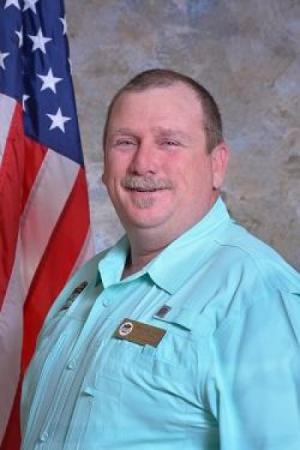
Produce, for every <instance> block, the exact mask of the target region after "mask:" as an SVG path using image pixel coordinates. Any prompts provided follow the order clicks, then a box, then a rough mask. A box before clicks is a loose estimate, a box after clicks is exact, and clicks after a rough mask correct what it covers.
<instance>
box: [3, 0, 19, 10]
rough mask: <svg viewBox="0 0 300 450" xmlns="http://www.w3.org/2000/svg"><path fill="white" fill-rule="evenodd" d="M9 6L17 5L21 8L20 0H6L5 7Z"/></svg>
mask: <svg viewBox="0 0 300 450" xmlns="http://www.w3.org/2000/svg"><path fill="white" fill-rule="evenodd" d="M9 6H15V7H16V8H18V9H21V8H20V5H19V0H6V2H5V6H4V9H6V8H8V7H9Z"/></svg>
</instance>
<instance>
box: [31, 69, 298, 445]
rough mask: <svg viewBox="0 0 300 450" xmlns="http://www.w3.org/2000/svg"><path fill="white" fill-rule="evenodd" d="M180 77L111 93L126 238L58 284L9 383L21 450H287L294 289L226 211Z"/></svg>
mask: <svg viewBox="0 0 300 450" xmlns="http://www.w3.org/2000/svg"><path fill="white" fill-rule="evenodd" d="M227 161H228V148H227V146H226V144H225V142H224V140H223V137H222V125H221V118H220V114H219V111H218V108H217V106H216V104H215V102H214V100H213V98H212V97H211V96H210V94H209V93H208V92H207V91H206V90H205V89H204V88H203V87H202V86H200V85H198V84H197V83H196V82H195V81H193V80H192V79H190V78H188V77H185V76H184V75H181V74H178V73H176V72H172V71H167V70H150V71H147V72H144V73H142V74H140V75H138V76H137V77H135V78H134V79H133V80H132V81H131V82H129V83H128V84H127V85H126V86H125V87H123V88H122V89H121V90H120V91H119V92H118V93H117V95H116V96H115V97H114V99H113V101H112V104H111V106H110V108H109V111H108V116H107V123H106V126H105V130H104V174H103V181H104V183H105V185H106V187H107V189H108V193H109V195H110V198H111V200H112V202H113V204H114V207H115V209H116V211H117V213H118V215H119V217H120V220H121V222H122V223H123V225H124V227H125V229H126V232H127V235H126V236H125V237H124V238H122V239H121V240H120V241H119V242H118V243H117V244H116V245H115V246H114V247H113V248H111V249H109V250H108V251H106V252H103V253H102V254H100V255H97V256H96V257H95V258H94V259H93V260H92V261H90V262H89V263H88V264H86V265H85V266H84V267H83V268H82V269H81V270H79V272H77V274H76V275H75V276H74V277H73V278H72V279H71V281H70V282H69V283H68V284H67V286H66V287H65V289H64V290H63V292H62V293H61V295H60V296H59V298H58V299H57V301H56V303H55V305H54V307H53V308H52V310H51V312H50V314H49V316H48V318H47V320H46V323H45V325H44V328H43V330H42V333H41V335H40V338H39V342H38V345H37V350H36V354H35V357H34V359H33V361H32V363H31V366H30V368H29V370H28V373H27V377H26V380H25V383H24V388H23V411H22V426H23V449H24V450H33V449H51V450H60V449H64V450H66V449H70V450H71V449H72V450H74V449H79V450H93V449H110V450H119V449H120V450H121V449H124V450H125V449H126V450H129V449H130V450H133V449H141V450H148V449H149V450H150V449H151V450H152V449H157V450H171V449H172V450H174V449H185V450H194V449H195V450H196V449H200V450H219V449H222V450H275V449H276V450H279V449H280V450H299V448H300V280H299V276H298V275H297V273H296V272H295V271H294V270H293V269H292V268H291V267H290V266H288V265H287V263H285V262H284V261H283V260H282V259H281V257H280V256H279V255H278V254H277V253H275V252H274V251H273V250H272V249H271V248H270V247H268V246H266V245H265V244H263V243H262V242H260V241H259V240H257V239H256V238H254V237H253V236H251V235H250V234H248V233H247V232H246V231H245V230H244V229H243V228H242V227H240V226H239V225H237V224H235V223H234V222H233V221H232V220H231V219H230V217H229V215H228V212H227V210H226V207H225V205H224V203H223V201H222V200H221V198H220V196H219V192H220V187H221V185H222V182H223V179H224V174H225V171H226V166H227Z"/></svg>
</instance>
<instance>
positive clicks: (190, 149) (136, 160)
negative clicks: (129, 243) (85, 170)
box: [103, 70, 228, 241]
mask: <svg viewBox="0 0 300 450" xmlns="http://www.w3.org/2000/svg"><path fill="white" fill-rule="evenodd" d="M104 147H105V153H104V173H103V182H104V183H105V185H106V187H107V189H108V193H109V195H110V198H111V200H112V202H113V204H114V206H115V209H116V211H117V213H118V215H119V217H120V219H121V221H122V223H123V225H124V227H125V229H126V230H127V232H128V234H129V235H130V234H131V236H132V235H134V234H136V233H137V231H138V230H140V231H141V230H143V233H145V230H147V232H150V234H152V235H153V233H156V234H157V235H162V236H166V241H171V240H173V239H175V238H176V237H177V236H179V235H180V234H181V233H182V232H183V231H185V230H186V229H188V228H190V227H191V226H192V225H194V224H195V223H196V222H197V221H198V220H199V219H201V218H202V217H203V216H204V215H205V214H206V213H207V212H208V210H209V209H210V208H211V206H212V205H213V203H214V202H215V200H216V198H217V196H218V191H219V188H220V186H221V184H222V182H223V178H224V174H225V170H226V165H227V159H228V150H227V147H226V145H225V143H224V141H223V138H222V125H221V118H220V113H219V111H218V108H217V106H216V104H215V102H214V100H213V99H212V97H211V95H210V94H209V93H208V92H207V91H206V90H205V89H204V88H203V87H201V86H200V85H198V84H197V83H196V82H194V81H193V80H191V79H190V78H187V77H185V76H184V75H180V74H177V73H176V72H171V71H165V70H154V71H148V72H144V73H142V74H140V75H138V76H137V77H135V78H134V79H133V80H132V81H131V82H129V83H128V84H127V85H126V86H125V87H124V88H122V89H121V90H120V91H119V92H118V93H117V95H116V96H115V97H114V99H113V101H112V104H111V106H110V108H109V111H108V118H107V123H106V128H105V133H104Z"/></svg>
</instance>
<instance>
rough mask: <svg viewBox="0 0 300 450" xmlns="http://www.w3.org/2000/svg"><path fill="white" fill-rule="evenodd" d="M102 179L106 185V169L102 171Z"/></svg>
mask: <svg viewBox="0 0 300 450" xmlns="http://www.w3.org/2000/svg"><path fill="white" fill-rule="evenodd" d="M101 180H102V183H103V184H104V185H105V186H106V181H107V179H106V172H105V169H104V171H103V173H102V175H101Z"/></svg>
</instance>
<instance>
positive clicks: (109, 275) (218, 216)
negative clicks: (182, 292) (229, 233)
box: [98, 197, 230, 294]
mask: <svg viewBox="0 0 300 450" xmlns="http://www.w3.org/2000/svg"><path fill="white" fill-rule="evenodd" d="M229 220H230V216H229V214H228V211H227V208H226V206H225V204H224V202H223V200H222V199H221V198H220V197H219V198H218V199H217V201H216V202H215V204H214V205H213V207H212V208H211V209H210V210H209V211H208V213H207V214H206V215H205V216H204V217H203V218H202V219H201V220H200V221H199V222H197V223H196V224H195V225H194V226H193V227H192V228H190V229H189V230H187V231H186V232H185V233H183V234H182V235H181V236H179V237H178V238H177V239H176V240H175V241H173V242H172V243H171V244H170V245H168V247H166V248H165V249H164V250H163V251H162V252H161V253H160V254H159V255H158V256H157V257H156V258H154V259H153V260H152V261H150V263H149V264H147V265H146V266H145V267H144V268H143V269H142V270H141V271H139V272H137V273H136V274H134V275H132V276H130V277H129V278H130V279H133V278H138V277H141V276H142V275H144V274H145V273H148V275H149V276H150V278H151V279H152V281H153V282H154V283H155V284H157V285H158V286H159V287H161V288H162V289H164V290H165V291H167V292H169V293H170V294H174V293H175V292H176V291H177V290H178V289H179V288H180V286H182V285H183V284H184V282H185V280H186V279H188V278H189V277H190V276H191V275H192V274H193V273H194V272H195V271H196V270H197V268H198V267H199V266H198V265H197V264H196V260H197V261H198V262H199V261H200V259H201V258H204V257H205V253H206V252H205V250H206V249H207V248H208V247H209V246H210V245H209V244H210V243H212V242H213V236H214V235H215V233H217V232H218V230H219V229H220V227H221V226H222V225H223V224H225V223H226V222H228V221H229ZM128 250H129V242H128V239H127V236H123V237H122V238H121V239H120V240H119V241H118V242H117V244H116V245H115V246H114V247H112V248H111V249H110V250H109V251H108V252H107V254H106V255H105V257H104V258H103V259H102V260H101V261H100V263H99V265H98V268H99V273H100V276H101V279H102V284H103V287H104V288H106V287H108V286H110V285H112V284H115V283H119V282H120V280H121V277H122V273H123V270H124V267H125V263H126V259H127V255H128ZM195 258H196V260H195ZM129 278H127V279H126V281H128V280H129Z"/></svg>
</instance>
